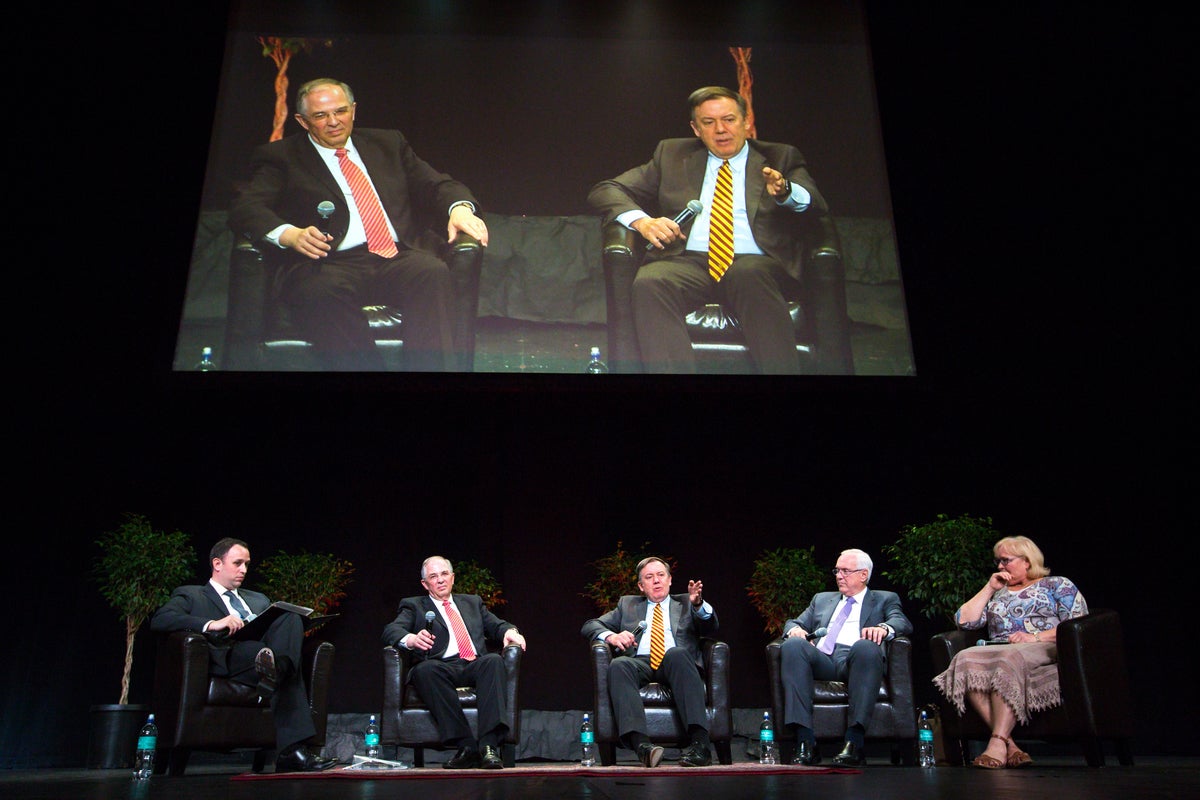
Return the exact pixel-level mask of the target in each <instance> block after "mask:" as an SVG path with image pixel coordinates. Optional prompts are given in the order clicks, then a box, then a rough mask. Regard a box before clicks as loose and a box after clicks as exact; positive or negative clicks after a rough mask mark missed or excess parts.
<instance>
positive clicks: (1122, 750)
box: [1117, 739, 1133, 767]
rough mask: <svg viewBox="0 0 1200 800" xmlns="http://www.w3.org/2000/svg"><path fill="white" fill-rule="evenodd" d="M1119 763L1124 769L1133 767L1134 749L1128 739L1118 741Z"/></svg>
mask: <svg viewBox="0 0 1200 800" xmlns="http://www.w3.org/2000/svg"><path fill="white" fill-rule="evenodd" d="M1117 761H1118V762H1120V764H1121V766H1123V767H1132V766H1133V747H1131V746H1130V744H1129V740H1128V739H1117Z"/></svg>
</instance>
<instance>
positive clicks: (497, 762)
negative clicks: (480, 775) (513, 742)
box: [479, 744, 504, 769]
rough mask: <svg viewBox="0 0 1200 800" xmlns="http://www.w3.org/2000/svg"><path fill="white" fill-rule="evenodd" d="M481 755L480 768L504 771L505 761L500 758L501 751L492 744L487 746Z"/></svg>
mask: <svg viewBox="0 0 1200 800" xmlns="http://www.w3.org/2000/svg"><path fill="white" fill-rule="evenodd" d="M479 755H480V758H479V766H481V767H483V768H484V769H504V759H502V758H501V757H500V751H499V750H497V749H496V748H494V747H492V746H491V745H490V744H485V745H484V746H483V752H481V753H480V754H479Z"/></svg>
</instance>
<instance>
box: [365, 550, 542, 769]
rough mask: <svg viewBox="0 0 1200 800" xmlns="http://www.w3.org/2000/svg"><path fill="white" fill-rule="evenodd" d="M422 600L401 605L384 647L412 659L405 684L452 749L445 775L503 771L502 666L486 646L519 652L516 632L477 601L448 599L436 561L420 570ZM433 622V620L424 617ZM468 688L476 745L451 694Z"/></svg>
mask: <svg viewBox="0 0 1200 800" xmlns="http://www.w3.org/2000/svg"><path fill="white" fill-rule="evenodd" d="M421 585H422V586H423V587H425V590H426V592H427V594H423V595H418V596H415V597H406V598H404V599H403V600H401V601H400V609H399V611H398V612H397V614H396V618H395V619H394V620H392V621H391V622H390V623H388V624H387V626H386V627H384V629H383V643H384V645H391V646H393V647H397V648H400V647H403V648H405V649H407V650H410V651H411V652H412V658H413V666H412V669H410V670H409V671H408V677H407V680H409V681H411V682H412V684H413V687H414V688H416V690H417V694H419V695H420V696H421V699H422V700H424V701H425V704H426V705H427V706H429V710H430V712H431V713H432V714H433V719H434V722H435V723H436V724H437V729H438V735H439V736H440V737H441V740H442V742H443V743H444V744H445V745H446V746H448V747H453V748H457V752H455V754H454V755H453V756H452V757H451V758H450V760H449V761H447V762H446V763H445V764H444V765H443V766H444V767H445V768H446V769H472V768H476V767H482V768H483V769H503V767H504V762H503V759H502V758H501V756H500V742H501V740H502V739H503V738H504V735H505V734H506V733H507V732H508V725H507V723H505V722H504V720H505V719H506V717H507V714H508V709H507V705H506V704H507V700H506V699H505V694H504V685H505V672H504V660H503V658H501V656H500V654H499V653H492V652H488V649H487V643H488V642H499V643H500V646H501V647H502V648H503V647H507V646H508V645H510V644H515V645H517V646H518V647H520V648H521V649H522V650H524V649H525V637H524V636H522V635H521V632H520V631H518V630H517V626H516V625H513V624H512V623H511V622H505V621H504V620H502V619H500V618H499V617H497V616H496V615H495V614H493V613H492V612H491V611H490V610H489V609H488V607H487V606H485V605H484V604H483V598H481V597H480V596H479V595H477V594H455V593H454V567H453V566H451V564H450V562H449V561H447V560H446V559H445V558H442V557H441V556H430V557H429V558H427V559H425V562H424V563H423V564H422V565H421ZM430 615H432V616H430ZM459 686H474V687H475V697H476V710H477V711H478V712H479V718H478V722H477V724H478V727H479V730H478V734H479V735H478V737H476V736H475V735H473V734H472V733H471V727H470V723H468V722H467V718H466V715H465V714H463V710H462V704H461V703H460V702H459V701H458V692H457V687H459Z"/></svg>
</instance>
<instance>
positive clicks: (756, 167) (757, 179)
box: [746, 147, 767, 229]
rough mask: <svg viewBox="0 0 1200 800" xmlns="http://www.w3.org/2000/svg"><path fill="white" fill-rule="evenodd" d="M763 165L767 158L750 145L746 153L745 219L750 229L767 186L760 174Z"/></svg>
mask: <svg viewBox="0 0 1200 800" xmlns="http://www.w3.org/2000/svg"><path fill="white" fill-rule="evenodd" d="M765 166H767V159H766V158H764V157H763V155H762V153H760V152H758V151H757V150H755V149H754V148H753V147H751V148H750V152H749V153H748V154H747V155H746V219H747V220H749V222H750V227H751V229H753V228H754V218H755V217H756V216H757V215H758V209H759V206H760V204H761V201H762V196H763V191H764V190H765V189H766V188H767V181H766V179H765V178H763V174H762V170H763V167H765Z"/></svg>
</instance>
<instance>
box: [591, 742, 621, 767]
mask: <svg viewBox="0 0 1200 800" xmlns="http://www.w3.org/2000/svg"><path fill="white" fill-rule="evenodd" d="M596 749H597V750H599V751H600V766H602V767H611V766H612V765H613V764H615V763H617V746H616V745H615V744H613V743H612V742H597V743H596Z"/></svg>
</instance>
